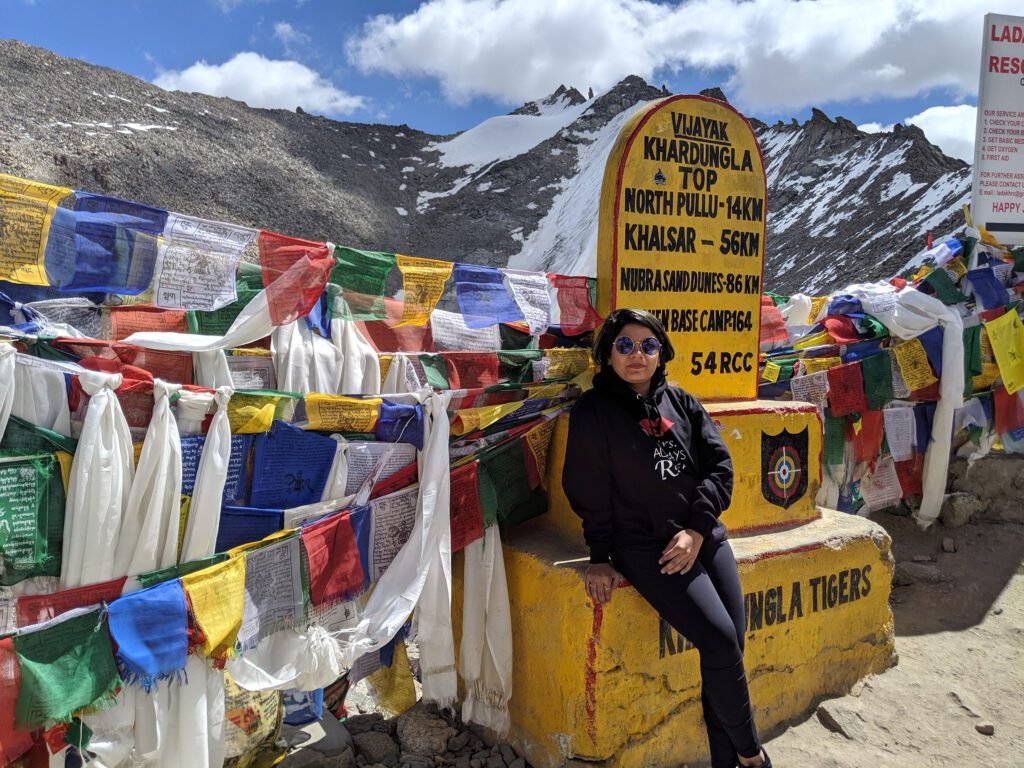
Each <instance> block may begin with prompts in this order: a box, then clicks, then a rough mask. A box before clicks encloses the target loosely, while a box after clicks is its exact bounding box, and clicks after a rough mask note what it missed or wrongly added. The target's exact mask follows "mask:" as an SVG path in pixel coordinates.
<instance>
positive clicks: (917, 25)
mask: <svg viewBox="0 0 1024 768" xmlns="http://www.w3.org/2000/svg"><path fill="white" fill-rule="evenodd" d="M1018 2H1019V0H1015V2H1005V1H1003V0H988V2H985V3H984V4H982V3H977V2H972V1H971V0H960V1H959V2H948V1H947V0H849V1H847V0H829V1H828V2H817V3H813V2H797V0H742V1H741V0H686V2H655V1H654V0H429V1H428V2H417V1H415V0H372V1H368V2H354V1H353V0H176V2H165V1H164V0H135V1H134V2H130V1H128V0H107V1H105V2H79V1H71V0H66V1H64V2H61V1H60V0H3V6H2V10H0V36H3V37H13V38H17V39H19V40H22V41H24V42H26V43H30V44H32V45H38V46H42V47H44V48H48V49H50V50H52V51H54V52H56V53H58V54H60V55H62V56H69V57H73V58H80V59H84V60H85V61H88V62H91V63H94V64H101V65H104V66H108V67H111V68H113V69H117V70H121V71H124V72H127V73H130V74H132V75H135V76H137V77H140V78H143V79H145V80H149V81H154V82H156V83H158V84H160V85H162V86H164V87H169V88H180V89H184V90H202V91H204V92H208V93H213V94H215V95H229V96H232V97H234V98H239V99H242V100H244V101H246V102H248V103H249V104H250V105H251V106H279V107H285V108H294V107H295V106H297V105H301V106H303V107H304V108H305V109H306V110H307V111H310V112H316V113H320V114H326V115H328V116H329V117H334V118H337V119H344V120H355V121H361V122H386V123H395V124H397V123H407V124H409V125H410V126H412V127H413V128H418V129H420V130H424V131H427V132H430V133H452V132H455V131H459V130H463V129H466V128H469V127H472V126H473V125H475V124H477V123H479V122H480V121H481V120H484V119H486V118H487V117H490V116H493V115H496V114H502V113H505V112H507V111H509V110H510V109H511V108H514V107H515V106H517V105H518V104H520V103H522V102H523V101H526V100H528V99H531V98H536V97H540V96H543V95H545V94H547V93H549V92H551V91H552V90H553V89H554V88H555V87H557V85H558V84H559V83H562V82H564V83H566V84H568V85H575V86H576V87H578V88H579V89H580V90H581V91H583V92H584V94H585V93H586V91H587V88H588V87H593V88H594V90H595V92H598V93H599V92H601V91H603V90H605V89H607V88H608V87H610V86H611V85H613V84H614V83H615V82H617V81H618V80H619V79H621V78H622V77H623V76H625V75H627V74H631V73H632V74H639V75H641V76H643V77H645V78H647V79H648V80H649V81H651V82H652V83H654V84H656V85H661V84H662V83H665V84H667V85H668V87H669V89H670V90H672V91H674V92H679V93H682V92H694V91H696V90H700V89H701V88H704V87H707V86H711V85H719V86H721V87H722V88H723V89H724V90H725V92H726V94H727V96H728V97H729V98H730V100H731V101H732V102H733V103H734V104H735V105H737V106H738V107H739V108H740V109H741V110H743V111H744V112H745V113H747V114H749V115H753V116H756V117H759V118H761V119H763V120H766V121H769V122H772V121H774V120H776V119H785V120H788V119H789V118H791V117H796V118H797V119H799V120H804V119H806V118H807V117H809V116H810V108H811V107H812V106H817V107H819V108H821V109H823V110H824V111H825V112H826V113H827V114H829V115H831V116H836V115H842V116H844V117H847V118H849V119H850V120H852V121H854V122H855V123H857V124H858V125H863V126H866V127H868V128H870V129H873V130H878V129H883V128H885V127H886V126H891V124H893V123H895V122H904V121H908V120H909V121H912V122H915V123H916V124H918V125H921V127H922V128H924V130H925V132H926V133H927V134H928V135H929V137H930V138H931V139H932V140H933V141H934V142H936V143H938V144H939V145H940V146H942V147H943V149H945V151H946V152H947V153H950V154H956V155H959V156H961V157H965V158H967V157H969V156H970V147H971V143H972V137H973V126H974V116H975V112H974V109H973V105H974V104H975V103H976V98H975V96H976V91H977V81H978V67H979V55H980V45H981V37H982V23H983V17H984V14H985V12H986V11H996V12H1003V13H1013V12H1014V11H1015V10H1018V9H1017V8H1016V6H1017V4H1018ZM1018 12H1019V11H1018Z"/></svg>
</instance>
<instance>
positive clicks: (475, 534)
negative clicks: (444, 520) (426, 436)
mask: <svg viewBox="0 0 1024 768" xmlns="http://www.w3.org/2000/svg"><path fill="white" fill-rule="evenodd" d="M476 468H477V462H475V461H471V462H470V463H469V464H464V465H462V466H461V467H459V468H458V469H453V470H452V480H451V486H452V487H451V496H452V499H451V525H452V552H458V551H459V550H460V549H464V548H465V547H466V545H467V544H472V543H473V542H474V541H476V540H477V539H479V538H482V537H483V535H484V518H483V513H482V511H481V510H480V488H479V485H478V484H477V473H476Z"/></svg>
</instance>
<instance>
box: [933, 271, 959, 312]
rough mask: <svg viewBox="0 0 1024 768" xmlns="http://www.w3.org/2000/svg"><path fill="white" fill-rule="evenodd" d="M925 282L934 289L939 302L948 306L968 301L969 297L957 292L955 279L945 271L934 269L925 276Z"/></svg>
mask: <svg viewBox="0 0 1024 768" xmlns="http://www.w3.org/2000/svg"><path fill="white" fill-rule="evenodd" d="M924 282H926V283H928V285H930V286H931V287H932V290H933V291H935V295H936V297H938V299H939V301H941V302H942V303H943V304H945V305H947V306H950V305H953V304H959V303H960V302H962V301H967V297H966V296H964V295H963V294H962V293H960V291H958V290H957V287H956V284H955V283H954V282H953V278H951V277H950V276H949V273H948V272H947V271H946V270H944V269H933V270H932V271H931V272H929V273H928V274H927V275H925V276H924Z"/></svg>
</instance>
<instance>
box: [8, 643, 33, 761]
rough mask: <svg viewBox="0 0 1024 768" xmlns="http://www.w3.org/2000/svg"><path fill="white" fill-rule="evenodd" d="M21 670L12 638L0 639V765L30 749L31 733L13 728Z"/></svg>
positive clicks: (15, 758) (13, 759)
mask: <svg viewBox="0 0 1024 768" xmlns="http://www.w3.org/2000/svg"><path fill="white" fill-rule="evenodd" d="M20 686H21V668H20V667H19V666H18V654H16V653H15V652H14V638H13V637H4V638H0V765H8V764H10V763H12V762H14V761H15V760H17V759H18V758H19V757H21V756H22V755H23V754H25V753H26V752H28V751H29V750H30V749H31V748H32V733H31V732H30V731H19V730H17V729H15V727H14V709H15V707H16V706H17V703H18V688H19V687H20Z"/></svg>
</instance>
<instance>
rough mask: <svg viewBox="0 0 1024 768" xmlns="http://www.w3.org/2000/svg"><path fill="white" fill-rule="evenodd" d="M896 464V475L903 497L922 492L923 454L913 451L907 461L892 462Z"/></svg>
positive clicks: (918, 494) (917, 494)
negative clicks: (912, 456)
mask: <svg viewBox="0 0 1024 768" xmlns="http://www.w3.org/2000/svg"><path fill="white" fill-rule="evenodd" d="M893 463H894V464H895V465H896V476H897V477H898V478H899V480H900V488H901V489H902V490H903V498H907V497H908V496H920V495H922V494H923V493H924V489H923V485H922V477H923V476H924V454H921V453H915V454H914V458H912V459H908V460H907V461H896V462H893Z"/></svg>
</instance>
